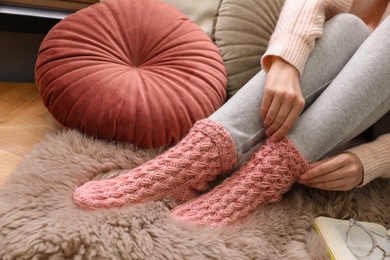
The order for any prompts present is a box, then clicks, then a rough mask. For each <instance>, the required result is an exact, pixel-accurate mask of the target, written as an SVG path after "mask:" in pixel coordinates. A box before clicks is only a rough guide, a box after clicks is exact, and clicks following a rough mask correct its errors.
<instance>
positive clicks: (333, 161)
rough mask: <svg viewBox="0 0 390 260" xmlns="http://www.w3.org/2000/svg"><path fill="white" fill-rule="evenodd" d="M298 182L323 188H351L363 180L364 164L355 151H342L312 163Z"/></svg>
mask: <svg viewBox="0 0 390 260" xmlns="http://www.w3.org/2000/svg"><path fill="white" fill-rule="evenodd" d="M311 166H312V169H310V170H308V171H307V172H305V173H303V174H302V175H301V176H300V178H299V180H298V182H299V183H301V184H304V185H306V186H309V187H312V188H318V189H322V190H343V191H346V190H350V189H352V188H354V187H356V186H357V185H359V184H361V183H362V181H363V165H362V162H361V161H360V159H359V158H358V157H357V156H356V155H355V154H353V153H348V152H347V153H342V154H339V155H336V156H333V157H330V158H328V159H325V160H323V161H319V162H315V163H313V164H311Z"/></svg>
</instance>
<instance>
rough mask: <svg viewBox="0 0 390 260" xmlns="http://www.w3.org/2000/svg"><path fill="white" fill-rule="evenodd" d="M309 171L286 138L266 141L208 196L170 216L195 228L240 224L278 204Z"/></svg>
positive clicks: (197, 199)
mask: <svg viewBox="0 0 390 260" xmlns="http://www.w3.org/2000/svg"><path fill="white" fill-rule="evenodd" d="M308 169H309V165H308V163H307V162H306V159H305V158H304V157H303V155H302V154H301V153H300V152H299V150H298V148H297V147H296V146H295V145H294V144H293V143H292V141H291V140H290V139H289V138H287V137H284V138H283V139H281V140H280V141H278V142H275V143H274V142H269V141H268V140H267V141H266V142H265V144H264V145H262V146H261V147H260V148H259V149H258V150H257V151H256V152H255V153H254V154H253V155H252V157H251V158H250V160H249V161H248V162H246V163H244V164H243V165H242V166H241V168H240V170H239V171H237V172H235V173H234V174H233V175H232V176H231V177H230V178H228V179H226V180H225V181H224V182H223V183H222V184H220V185H219V186H217V187H216V188H215V189H213V190H212V191H210V192H209V193H206V194H204V195H202V196H200V197H198V198H196V199H194V200H192V201H189V202H187V203H185V204H182V205H179V206H178V207H176V208H174V209H173V210H172V211H171V215H172V217H173V218H174V219H178V220H181V221H184V222H191V223H194V224H197V225H208V226H224V225H229V224H232V223H235V222H239V221H241V220H243V219H245V218H246V217H248V216H249V214H250V213H251V212H253V211H254V210H256V209H257V208H259V207H260V206H262V205H266V204H268V203H273V202H277V201H279V200H280V199H281V197H282V195H283V194H284V193H285V192H287V191H288V190H289V189H290V188H291V186H292V184H293V183H294V182H295V181H296V180H297V177H298V176H299V175H300V174H301V173H303V172H305V171H306V170H308Z"/></svg>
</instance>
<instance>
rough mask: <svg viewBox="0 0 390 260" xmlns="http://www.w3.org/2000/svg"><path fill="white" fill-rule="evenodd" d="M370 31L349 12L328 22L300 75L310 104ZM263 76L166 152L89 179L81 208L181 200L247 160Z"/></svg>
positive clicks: (256, 134) (257, 132) (258, 127)
mask: <svg viewBox="0 0 390 260" xmlns="http://www.w3.org/2000/svg"><path fill="white" fill-rule="evenodd" d="M340 23H341V26H340V25H339V24H340ZM367 32H368V31H367V30H365V26H364V25H363V24H362V22H361V21H360V20H358V19H357V18H354V17H353V16H351V15H347V16H340V17H339V18H336V19H333V20H332V21H330V22H328V24H327V25H326V29H325V31H324V35H323V38H322V39H321V40H320V41H319V42H318V46H317V47H316V49H315V50H314V51H313V53H312V55H311V56H310V58H309V61H308V64H316V66H308V69H307V71H306V73H305V74H304V75H303V76H302V80H301V81H302V82H301V87H302V92H303V95H304V96H305V97H306V98H307V104H310V103H311V102H313V100H314V99H315V98H316V97H317V96H318V95H319V93H320V92H322V91H323V89H325V88H326V86H328V84H329V82H330V81H331V80H332V79H333V78H334V77H335V76H336V75H337V74H338V72H339V71H340V70H341V69H342V67H343V66H344V64H345V63H346V62H347V61H348V60H349V59H350V57H351V56H352V55H353V53H354V52H355V51H356V49H357V48H358V46H359V45H360V44H361V42H363V41H364V39H365V38H366V36H367ZM334 39H337V41H335V40H334ZM341 43H348V44H347V47H345V48H340V46H341ZM264 78H265V73H264V72H263V71H262V72H260V73H259V74H258V75H256V76H255V77H254V78H253V79H252V80H251V81H250V82H249V83H248V84H246V86H244V87H243V89H242V90H240V91H239V92H238V93H237V94H236V95H235V96H234V97H233V98H231V99H230V100H229V101H228V102H227V103H226V104H225V105H224V106H223V107H222V108H220V109H219V110H218V111H217V112H215V113H214V114H213V115H211V116H210V118H209V119H205V120H201V121H200V122H198V123H196V124H195V126H194V127H193V129H192V130H191V131H190V133H189V135H188V136H187V137H185V138H184V139H183V140H182V141H181V142H179V144H178V145H176V146H175V147H173V148H172V149H170V150H169V151H167V152H166V153H164V154H163V155H161V156H159V157H157V158H156V159H154V160H151V161H149V162H147V163H146V164H144V165H142V166H140V167H138V168H136V169H134V170H132V171H130V172H128V173H126V174H124V175H121V176H119V177H117V178H114V179H110V180H105V181H91V182H88V183H86V184H84V185H83V186H81V187H79V188H78V189H76V191H75V194H74V200H75V203H76V204H78V205H79V206H81V207H83V208H89V209H101V208H112V207H122V206H124V205H128V204H135V203H140V202H146V201H151V200H157V199H161V198H164V197H171V198H174V199H176V200H177V201H179V202H183V201H185V200H188V199H190V198H193V197H195V196H196V195H197V194H198V192H199V191H204V190H205V189H206V188H207V184H208V182H210V181H211V180H213V179H214V178H215V177H216V176H217V174H220V173H222V172H225V171H228V170H231V169H232V168H233V167H234V165H235V164H236V161H237V158H239V159H243V158H247V157H248V155H249V153H251V152H252V151H253V149H254V148H253V147H256V145H259V144H261V140H262V139H263V138H264V130H263V127H262V121H261V119H260V102H261V99H262V92H263V83H264ZM236 149H237V154H236Z"/></svg>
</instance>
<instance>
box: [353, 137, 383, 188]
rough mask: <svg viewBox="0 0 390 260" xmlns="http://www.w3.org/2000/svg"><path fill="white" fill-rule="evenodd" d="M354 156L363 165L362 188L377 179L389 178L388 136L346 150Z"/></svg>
mask: <svg viewBox="0 0 390 260" xmlns="http://www.w3.org/2000/svg"><path fill="white" fill-rule="evenodd" d="M348 151H349V152H352V153H354V154H356V156H357V157H358V158H359V159H360V161H361V162H362V164H363V170H364V176H363V182H362V184H360V185H359V187H362V186H364V185H366V184H367V183H369V182H370V181H372V180H373V179H375V178H378V177H384V178H390V134H385V135H382V136H380V137H378V138H377V139H376V140H375V141H373V142H370V143H366V144H362V145H359V146H356V147H353V148H351V149H349V150H348Z"/></svg>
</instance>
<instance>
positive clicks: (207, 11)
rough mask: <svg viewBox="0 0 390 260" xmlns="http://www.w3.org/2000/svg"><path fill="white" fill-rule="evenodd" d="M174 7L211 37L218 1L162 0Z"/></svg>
mask: <svg viewBox="0 0 390 260" xmlns="http://www.w3.org/2000/svg"><path fill="white" fill-rule="evenodd" d="M163 1H164V2H166V3H168V4H171V5H173V6H175V7H176V8H177V9H179V10H180V11H181V12H182V13H184V14H185V15H186V16H187V17H189V18H190V19H191V20H192V21H193V22H194V23H196V24H197V25H198V26H199V27H200V28H202V29H203V31H205V32H206V33H207V35H209V36H211V29H212V26H213V20H214V16H215V14H216V12H217V9H218V5H219V0H163Z"/></svg>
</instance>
